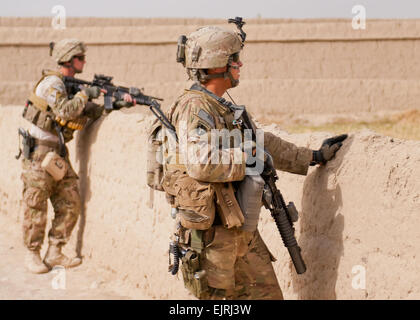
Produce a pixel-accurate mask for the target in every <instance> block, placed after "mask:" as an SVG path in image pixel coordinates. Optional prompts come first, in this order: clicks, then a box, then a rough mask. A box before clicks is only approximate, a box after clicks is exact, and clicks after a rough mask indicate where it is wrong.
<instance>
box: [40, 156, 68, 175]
mask: <svg viewBox="0 0 420 320" xmlns="http://www.w3.org/2000/svg"><path fill="white" fill-rule="evenodd" d="M41 167H42V168H43V169H44V170H45V171H47V172H48V173H49V174H50V175H51V176H52V177H53V179H54V180H55V181H60V180H61V179H63V177H64V176H65V175H66V172H67V169H68V167H67V163H66V161H65V160H64V159H63V158H62V157H60V156H59V155H58V154H57V153H55V152H54V151H51V152H48V153H47V154H46V156H45V158H44V160H43V161H42V163H41Z"/></svg>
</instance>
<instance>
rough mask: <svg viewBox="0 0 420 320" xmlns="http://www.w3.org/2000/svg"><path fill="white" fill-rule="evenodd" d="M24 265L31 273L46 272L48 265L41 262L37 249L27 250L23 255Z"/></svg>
mask: <svg viewBox="0 0 420 320" xmlns="http://www.w3.org/2000/svg"><path fill="white" fill-rule="evenodd" d="M25 266H26V268H27V269H28V270H29V271H30V272H32V273H46V272H48V271H49V269H48V267H47V266H46V265H45V264H44V263H43V262H42V260H41V256H40V255H39V250H28V251H27V252H26V256H25Z"/></svg>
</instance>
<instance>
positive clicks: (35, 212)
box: [21, 146, 81, 250]
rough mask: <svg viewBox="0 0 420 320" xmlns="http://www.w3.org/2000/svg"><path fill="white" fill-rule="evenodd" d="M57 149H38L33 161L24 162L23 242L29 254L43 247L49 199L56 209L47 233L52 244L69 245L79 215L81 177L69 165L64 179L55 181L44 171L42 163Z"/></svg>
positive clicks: (25, 160)
mask: <svg viewBox="0 0 420 320" xmlns="http://www.w3.org/2000/svg"><path fill="white" fill-rule="evenodd" d="M53 150H54V149H52V148H49V147H45V146H38V147H37V148H36V150H35V151H34V152H33V153H32V154H31V159H23V161H22V175H21V179H22V181H23V206H24V217H23V240H24V244H25V245H26V247H27V248H28V249H30V250H39V249H40V248H41V246H42V243H43V241H44V236H45V229H46V225H47V208H48V203H47V201H48V199H50V201H51V204H52V206H53V208H54V219H53V221H52V227H51V229H50V231H49V233H48V239H49V243H50V244H54V245H63V244H65V243H67V242H68V240H69V238H70V235H71V232H72V230H73V229H74V226H75V225H76V222H77V219H78V217H79V215H80V210H81V203H80V192H79V185H78V177H77V175H76V173H75V172H74V170H73V168H72V167H71V165H70V162H69V160H68V158H67V159H66V161H67V164H68V167H69V169H68V171H67V173H66V175H65V176H64V178H63V179H62V180H60V181H58V182H57V181H55V180H54V179H53V178H52V176H51V175H50V174H49V173H47V172H46V171H45V170H44V169H42V167H41V163H42V160H43V159H44V157H45V155H46V154H47V153H48V152H49V151H53Z"/></svg>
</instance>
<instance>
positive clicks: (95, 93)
mask: <svg viewBox="0 0 420 320" xmlns="http://www.w3.org/2000/svg"><path fill="white" fill-rule="evenodd" d="M83 91H84V92H85V94H86V95H87V96H88V98H89V99H96V98H97V97H99V95H100V94H101V92H103V91H102V90H101V88H99V87H97V86H93V87H89V88H85V89H83Z"/></svg>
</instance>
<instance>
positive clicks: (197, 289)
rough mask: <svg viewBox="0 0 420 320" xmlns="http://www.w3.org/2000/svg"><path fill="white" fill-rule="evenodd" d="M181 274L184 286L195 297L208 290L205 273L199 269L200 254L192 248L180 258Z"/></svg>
mask: <svg viewBox="0 0 420 320" xmlns="http://www.w3.org/2000/svg"><path fill="white" fill-rule="evenodd" d="M181 270H182V276H183V278H184V286H185V288H187V289H188V290H190V292H191V293H192V294H193V295H194V296H196V297H197V298H199V299H200V298H202V297H203V296H204V294H205V293H206V292H207V291H208V284H207V274H206V271H205V270H200V256H199V255H198V254H197V253H196V252H195V251H192V250H188V251H187V253H186V254H185V256H184V257H183V258H182V266H181Z"/></svg>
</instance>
